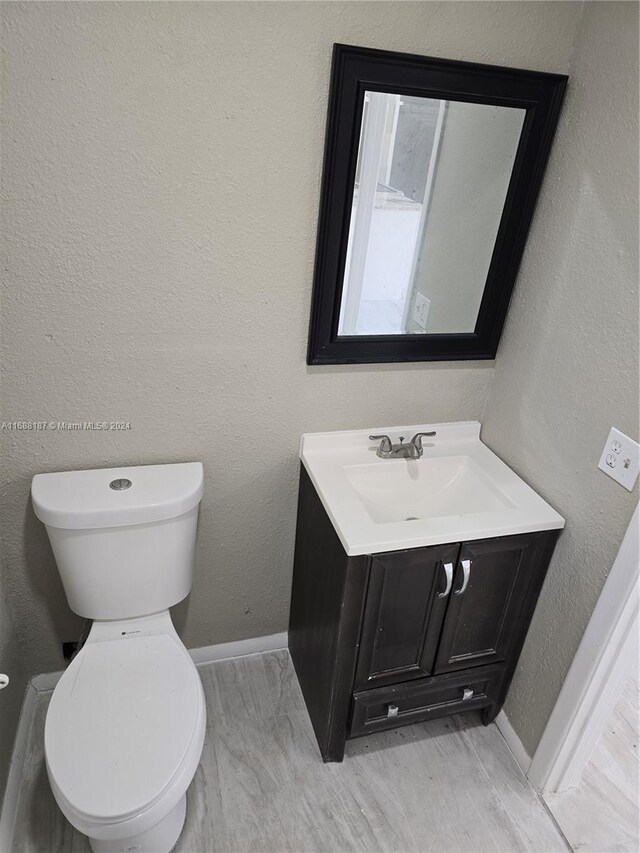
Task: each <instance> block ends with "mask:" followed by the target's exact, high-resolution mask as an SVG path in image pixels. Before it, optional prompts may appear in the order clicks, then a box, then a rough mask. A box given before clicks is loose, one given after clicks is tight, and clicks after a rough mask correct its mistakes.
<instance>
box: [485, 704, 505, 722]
mask: <svg viewBox="0 0 640 853" xmlns="http://www.w3.org/2000/svg"><path fill="white" fill-rule="evenodd" d="M501 710H502V705H489V707H488V708H485V709H484V710H483V711H482V724H483V725H485V726H488V725H489V724H490V723H492V722H493V721H494V720H495V718H496V717H497V716H498V714H499V713H500V711H501Z"/></svg>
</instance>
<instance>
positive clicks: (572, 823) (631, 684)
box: [545, 673, 640, 853]
mask: <svg viewBox="0 0 640 853" xmlns="http://www.w3.org/2000/svg"><path fill="white" fill-rule="evenodd" d="M639 717H640V690H639V689H638V679H637V676H636V674H635V673H634V674H632V675H631V676H630V677H629V679H628V680H627V683H626V684H625V687H624V690H623V692H622V696H621V697H620V699H619V701H618V703H617V704H616V707H615V708H614V711H613V714H612V717H611V719H610V721H609V724H608V726H607V727H606V729H605V731H604V732H603V733H602V736H601V737H600V740H599V741H598V743H597V744H596V747H595V749H594V751H593V755H592V756H591V759H590V760H589V763H588V764H587V766H586V767H585V769H584V771H583V773H582V776H581V778H580V782H579V784H578V785H577V786H576V787H575V788H570V789H569V790H568V791H562V792H560V793H559V794H546V795H545V800H546V802H547V805H548V806H549V809H550V810H551V812H552V813H553V815H554V817H555V819H556V821H557V822H558V824H559V826H561V827H562V831H563V832H564V833H565V835H566V837H567V839H568V840H569V841H570V843H571V846H572V847H573V849H574V850H575V851H578V852H579V853H638V850H640V837H639V828H640V810H639V802H640V760H639V758H638V748H639V740H640V725H639V723H640V719H639Z"/></svg>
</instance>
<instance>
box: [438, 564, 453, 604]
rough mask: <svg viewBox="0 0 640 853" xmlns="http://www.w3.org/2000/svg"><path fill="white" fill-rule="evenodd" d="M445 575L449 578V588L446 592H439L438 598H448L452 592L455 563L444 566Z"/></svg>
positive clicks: (447, 587)
mask: <svg viewBox="0 0 640 853" xmlns="http://www.w3.org/2000/svg"><path fill="white" fill-rule="evenodd" d="M444 573H445V576H446V578H447V586H446V589H445V591H444V592H439V593H438V595H437V596H436V598H446V597H447V596H448V595H449V593H450V592H451V586H452V585H453V563H445V564H444Z"/></svg>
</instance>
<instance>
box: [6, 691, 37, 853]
mask: <svg viewBox="0 0 640 853" xmlns="http://www.w3.org/2000/svg"><path fill="white" fill-rule="evenodd" d="M37 698H38V691H37V690H36V689H35V688H34V687H33V685H32V684H27V689H26V690H25V694H24V699H23V701H22V708H21V710H20V717H19V719H18V728H17V729H16V736H15V740H14V741H13V751H12V753H11V763H10V764H9V773H8V775H7V787H6V788H5V792H4V799H3V801H2V812H1V813H0V850H3V851H4V850H11V844H12V842H13V826H14V823H15V818H16V808H17V805H18V791H19V790H20V780H21V779H22V773H23V770H24V762H25V758H26V756H27V744H28V743H29V732H30V731H31V723H32V721H33V712H34V711H35V708H36V700H37Z"/></svg>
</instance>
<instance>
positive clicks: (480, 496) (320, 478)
mask: <svg viewBox="0 0 640 853" xmlns="http://www.w3.org/2000/svg"><path fill="white" fill-rule="evenodd" d="M430 430H435V431H436V433H437V434H436V436H435V437H434V438H424V439H423V446H424V453H423V456H422V458H421V459H419V460H416V459H403V458H396V459H380V458H379V457H378V456H377V455H376V450H377V447H378V445H379V442H374V441H370V440H369V435H374V434H386V435H389V437H390V438H391V440H392V442H394V443H395V442H397V441H398V440H399V437H400V436H405V441H406V442H408V441H410V439H411V437H412V436H413V435H414V434H415V433H417V432H428V431H430ZM300 458H301V459H302V463H303V465H304V467H305V469H306V471H307V473H308V475H309V477H310V478H311V481H312V483H313V484H314V486H315V488H316V490H317V492H318V495H319V496H320V499H321V501H322V504H323V506H324V508H325V510H326V511H327V514H328V515H329V518H330V519H331V521H332V523H333V526H334V528H335V530H336V532H337V534H338V536H339V537H340V541H341V542H342V545H343V546H344V549H345V551H346V552H347V554H348V555H349V556H355V555H357V554H372V553H377V552H381V551H399V550H403V549H405V548H418V547H421V546H425V545H439V544H442V543H446V542H460V541H463V540H464V541H466V540H474V539H489V538H492V537H495V536H508V535H513V534H517V533H533V532H536V531H540V530H557V529H560V528H562V527H564V519H563V518H562V516H560V515H558V513H557V512H556V511H555V510H554V509H553V508H552V507H551V506H549V504H548V503H547V502H546V501H544V500H543V499H542V498H541V497H540V496H539V495H538V494H536V492H534V491H533V489H531V488H530V487H529V486H528V485H527V484H526V483H525V482H524V481H523V480H522V479H520V477H519V476H518V475H517V474H516V473H515V472H514V471H512V470H511V468H509V466H508V465H506V464H505V463H504V462H503V461H502V460H501V459H500V458H499V457H498V456H496V455H495V453H493V452H492V451H491V450H489V448H488V447H487V446H486V445H485V444H483V443H482V441H481V440H480V424H479V423H478V422H477V421H468V422H463V423H447V424H414V425H413V426H403V427H372V428H371V429H366V430H349V431H344V432H325V433H307V434H306V435H303V436H302V440H301V443H300Z"/></svg>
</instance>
